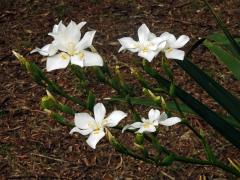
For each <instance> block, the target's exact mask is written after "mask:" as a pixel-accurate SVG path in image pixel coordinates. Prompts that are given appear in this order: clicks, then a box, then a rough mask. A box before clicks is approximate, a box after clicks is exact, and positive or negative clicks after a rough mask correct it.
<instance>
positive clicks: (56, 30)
mask: <svg viewBox="0 0 240 180" xmlns="http://www.w3.org/2000/svg"><path fill="white" fill-rule="evenodd" d="M65 30H66V26H65V25H64V24H63V23H62V21H60V22H59V23H58V24H55V25H54V26H53V30H52V32H50V33H48V35H49V36H52V37H55V36H56V35H57V34H58V33H60V32H63V31H65Z"/></svg>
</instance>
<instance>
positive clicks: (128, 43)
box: [118, 24, 166, 62]
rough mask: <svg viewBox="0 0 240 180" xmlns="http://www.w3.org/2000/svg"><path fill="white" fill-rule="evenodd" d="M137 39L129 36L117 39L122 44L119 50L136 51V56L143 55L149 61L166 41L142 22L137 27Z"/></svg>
mask: <svg viewBox="0 0 240 180" xmlns="http://www.w3.org/2000/svg"><path fill="white" fill-rule="evenodd" d="M138 39H139V41H135V40H133V39H132V38H131V37H123V38H121V39H118V41H119V42H120V44H121V45H122V47H121V48H120V49H119V52H120V51H122V50H125V49H127V50H129V51H131V52H138V56H140V57H143V58H144V59H146V60H148V61H149V62H151V61H152V59H153V58H154V57H155V56H157V54H158V53H159V52H160V50H162V49H163V48H164V47H165V44H166V41H163V40H162V39H161V38H159V37H156V35H155V34H153V33H151V32H150V31H149V29H148V27H147V26H146V24H142V25H141V26H140V27H139V29H138Z"/></svg>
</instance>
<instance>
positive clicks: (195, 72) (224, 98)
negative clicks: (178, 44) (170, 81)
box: [176, 58, 240, 122]
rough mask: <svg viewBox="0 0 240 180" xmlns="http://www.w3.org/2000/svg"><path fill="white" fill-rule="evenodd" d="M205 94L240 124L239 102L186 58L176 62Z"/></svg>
mask: <svg viewBox="0 0 240 180" xmlns="http://www.w3.org/2000/svg"><path fill="white" fill-rule="evenodd" d="M176 62H177V63H178V64H179V65H180V66H181V67H182V68H183V69H184V70H185V71H186V72H187V73H188V74H189V75H190V76H191V77H192V78H193V79H194V80H195V81H196V82H197V83H198V84H199V85H200V86H201V87H202V88H203V89H205V91H207V93H208V94H209V95H210V96H211V97H213V98H214V99H215V100H216V101H217V102H218V103H219V104H220V105H222V106H223V108H225V109H226V110H227V111H228V112H229V113H230V114H231V115H232V116H233V117H234V118H235V119H236V120H238V121H239V122H240V101H239V99H237V98H236V97H235V96H233V95H232V94H231V93H230V92H229V91H227V90H226V89H224V88H223V87H222V86H221V85H219V84H218V83H217V82H216V81H215V80H213V79H212V78H211V77H209V76H208V75H207V74H205V73H204V72H203V71H202V70H201V69H199V68H198V67H197V66H196V65H194V64H193V63H191V62H190V61H189V60H188V59H187V58H185V59H184V60H183V61H176Z"/></svg>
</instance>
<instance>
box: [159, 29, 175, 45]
mask: <svg viewBox="0 0 240 180" xmlns="http://www.w3.org/2000/svg"><path fill="white" fill-rule="evenodd" d="M160 38H162V40H165V41H167V45H168V46H170V47H171V46H172V44H174V43H175V42H176V37H175V36H174V35H173V34H171V33H169V32H164V33H162V34H161V36H160Z"/></svg>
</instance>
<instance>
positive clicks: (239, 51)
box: [204, 0, 240, 60]
mask: <svg viewBox="0 0 240 180" xmlns="http://www.w3.org/2000/svg"><path fill="white" fill-rule="evenodd" d="M204 2H205V4H206V5H207V7H208V8H209V10H210V11H211V13H212V15H213V16H214V18H215V19H216V21H217V24H218V26H219V27H220V28H221V29H222V30H223V32H224V34H225V35H226V37H227V38H228V40H229V42H230V43H231V45H232V47H233V50H234V51H235V53H236V54H238V56H239V57H240V45H239V44H238V43H237V42H236V41H235V39H234V38H233V37H232V35H231V33H230V32H229V31H228V29H227V28H226V27H225V25H224V23H223V22H222V20H221V19H220V18H219V17H218V15H217V14H216V13H215V12H214V10H213V8H212V7H211V5H210V4H209V3H208V1H207V0H204ZM239 60H240V58H239Z"/></svg>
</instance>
